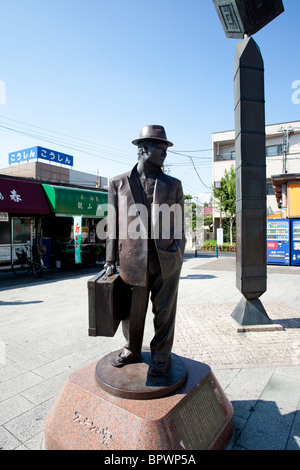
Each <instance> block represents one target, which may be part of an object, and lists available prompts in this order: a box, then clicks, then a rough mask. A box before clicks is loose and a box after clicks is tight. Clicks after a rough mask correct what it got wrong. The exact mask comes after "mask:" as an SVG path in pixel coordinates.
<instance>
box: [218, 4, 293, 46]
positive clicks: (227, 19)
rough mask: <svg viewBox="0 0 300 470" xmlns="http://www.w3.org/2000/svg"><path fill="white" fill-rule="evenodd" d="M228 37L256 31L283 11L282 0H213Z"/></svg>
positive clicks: (239, 36)
mask: <svg viewBox="0 0 300 470" xmlns="http://www.w3.org/2000/svg"><path fill="white" fill-rule="evenodd" d="M213 2H214V5H215V7H216V10H217V13H218V16H219V19H220V21H221V24H222V26H223V29H224V31H225V34H226V36H227V37H228V38H237V39H239V38H240V39H242V38H243V37H244V35H245V34H247V36H251V35H252V34H255V33H257V31H259V30H260V29H261V28H263V27H264V26H266V25H267V24H268V23H270V21H272V20H274V18H276V17H277V16H278V15H280V14H281V13H282V12H283V11H284V7H283V4H282V0H213Z"/></svg>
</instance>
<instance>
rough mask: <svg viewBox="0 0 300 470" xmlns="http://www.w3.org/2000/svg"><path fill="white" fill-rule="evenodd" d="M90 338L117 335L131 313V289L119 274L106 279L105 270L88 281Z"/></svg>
mask: <svg viewBox="0 0 300 470" xmlns="http://www.w3.org/2000/svg"><path fill="white" fill-rule="evenodd" d="M88 302H89V336H109V337H112V336H114V335H115V333H116V331H117V329H118V326H119V324H120V321H121V320H122V318H125V316H126V315H127V314H128V313H129V309H130V303H131V289H130V287H129V286H128V285H127V284H125V283H124V281H123V280H122V279H121V277H120V276H119V274H113V275H112V276H109V277H106V275H105V269H104V270H103V271H101V272H100V273H99V274H97V275H96V276H94V277H93V278H91V279H89V281H88Z"/></svg>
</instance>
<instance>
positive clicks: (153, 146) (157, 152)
mask: <svg viewBox="0 0 300 470" xmlns="http://www.w3.org/2000/svg"><path fill="white" fill-rule="evenodd" d="M167 148H168V146H167V144H165V143H164V142H159V141H158V142H155V141H150V142H148V143H147V154H146V161H147V162H148V163H151V164H152V165H154V166H158V167H160V168H161V167H162V166H163V164H164V161H165V159H166V156H167Z"/></svg>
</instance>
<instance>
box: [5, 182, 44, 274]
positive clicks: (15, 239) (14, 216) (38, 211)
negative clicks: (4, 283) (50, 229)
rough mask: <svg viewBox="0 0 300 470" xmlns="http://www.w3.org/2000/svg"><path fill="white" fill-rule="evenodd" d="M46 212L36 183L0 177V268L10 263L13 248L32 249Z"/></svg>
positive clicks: (8, 265) (13, 258)
mask: <svg viewBox="0 0 300 470" xmlns="http://www.w3.org/2000/svg"><path fill="white" fill-rule="evenodd" d="M47 214H50V208H49V205H48V202H47V199H46V197H45V194H44V191H43V189H42V186H41V185H40V184H39V183H34V182H29V181H25V180H22V179H14V178H2V177H0V269H3V268H7V267H10V266H11V264H12V263H13V261H14V260H15V259H16V250H17V251H20V250H21V249H24V248H25V249H26V250H28V251H29V252H31V250H32V246H33V244H34V243H36V241H37V240H38V239H39V237H40V233H41V227H42V218H43V217H44V216H45V215H47Z"/></svg>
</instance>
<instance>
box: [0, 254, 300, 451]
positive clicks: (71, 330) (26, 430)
mask: <svg viewBox="0 0 300 470" xmlns="http://www.w3.org/2000/svg"><path fill="white" fill-rule="evenodd" d="M94 272H95V270H89V271H87V270H83V271H82V272H81V271H78V272H75V271H73V272H69V273H55V272H52V273H50V272H49V273H46V274H45V276H44V277H43V279H41V280H34V279H33V278H32V277H30V275H29V276H27V277H26V279H22V280H19V279H16V278H15V277H14V276H12V275H10V274H3V273H0V449H1V448H2V449H4V450H9V449H16V450H19V449H32V450H39V449H40V445H41V441H42V438H43V426H44V420H45V418H46V416H47V415H48V413H49V410H50V409H51V407H52V405H53V403H54V401H55V399H56V397H57V395H58V394H59V392H60V390H61V389H62V388H63V386H64V384H65V382H66V380H67V378H68V376H69V375H70V373H71V372H72V371H74V370H77V369H81V368H82V367H84V366H85V365H87V364H90V363H91V362H93V361H95V360H97V359H98V358H101V357H102V356H103V355H105V354H107V353H109V352H110V351H113V350H116V349H119V348H120V347H122V345H123V342H124V340H123V336H122V333H121V329H119V330H120V331H119V330H118V332H117V334H116V335H115V337H114V338H91V337H89V336H88V334H87V330H88V320H87V280H88V279H89V278H90V277H91V276H92V275H93V273H94ZM299 275H300V268H296V267H293V268H292V267H275V266H271V267H268V290H267V292H266V293H265V294H264V295H263V296H262V297H261V301H262V303H263V305H264V307H265V309H266V311H267V313H268V315H269V316H270V318H271V319H272V320H273V322H274V323H276V324H280V325H281V326H282V327H283V329H282V330H281V331H259V332H246V333H237V331H236V329H235V328H234V327H233V322H232V318H231V313H232V311H233V309H234V307H235V306H236V304H237V303H238V301H239V299H240V298H241V294H240V292H239V291H238V289H237V288H236V287H235V258H234V257H233V256H232V255H227V256H226V255H225V254H220V256H219V258H217V259H216V258H215V256H213V255H207V254H205V255H204V254H203V255H201V254H199V253H198V257H197V258H195V257H194V255H193V254H187V255H186V258H185V262H184V265H183V269H182V276H181V281H180V289H179V301H178V314H177V324H176V337H175V344H174V352H175V353H177V354H179V355H183V356H186V357H189V358H190V359H194V360H197V361H201V362H206V363H207V364H209V365H210V367H211V368H212V371H213V372H214V374H215V376H216V377H217V379H218V381H219V382H220V384H221V386H222V387H223V390H224V391H225V393H226V395H227V397H228V398H229V399H230V400H231V402H232V404H233V407H234V411H235V414H234V424H235V434H234V439H233V441H232V443H231V446H230V449H232V450H239V449H250V450H258V449H270V450H272V449H274V450H284V449H286V450H299V449H300V335H299V332H300V330H299V328H300V314H299V313H300V290H299ZM151 316H152V314H151V312H150V311H149V314H148V316H147V324H146V330H145V338H144V343H145V344H149V342H150V340H151V338H152V334H153V327H152V318H151Z"/></svg>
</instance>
